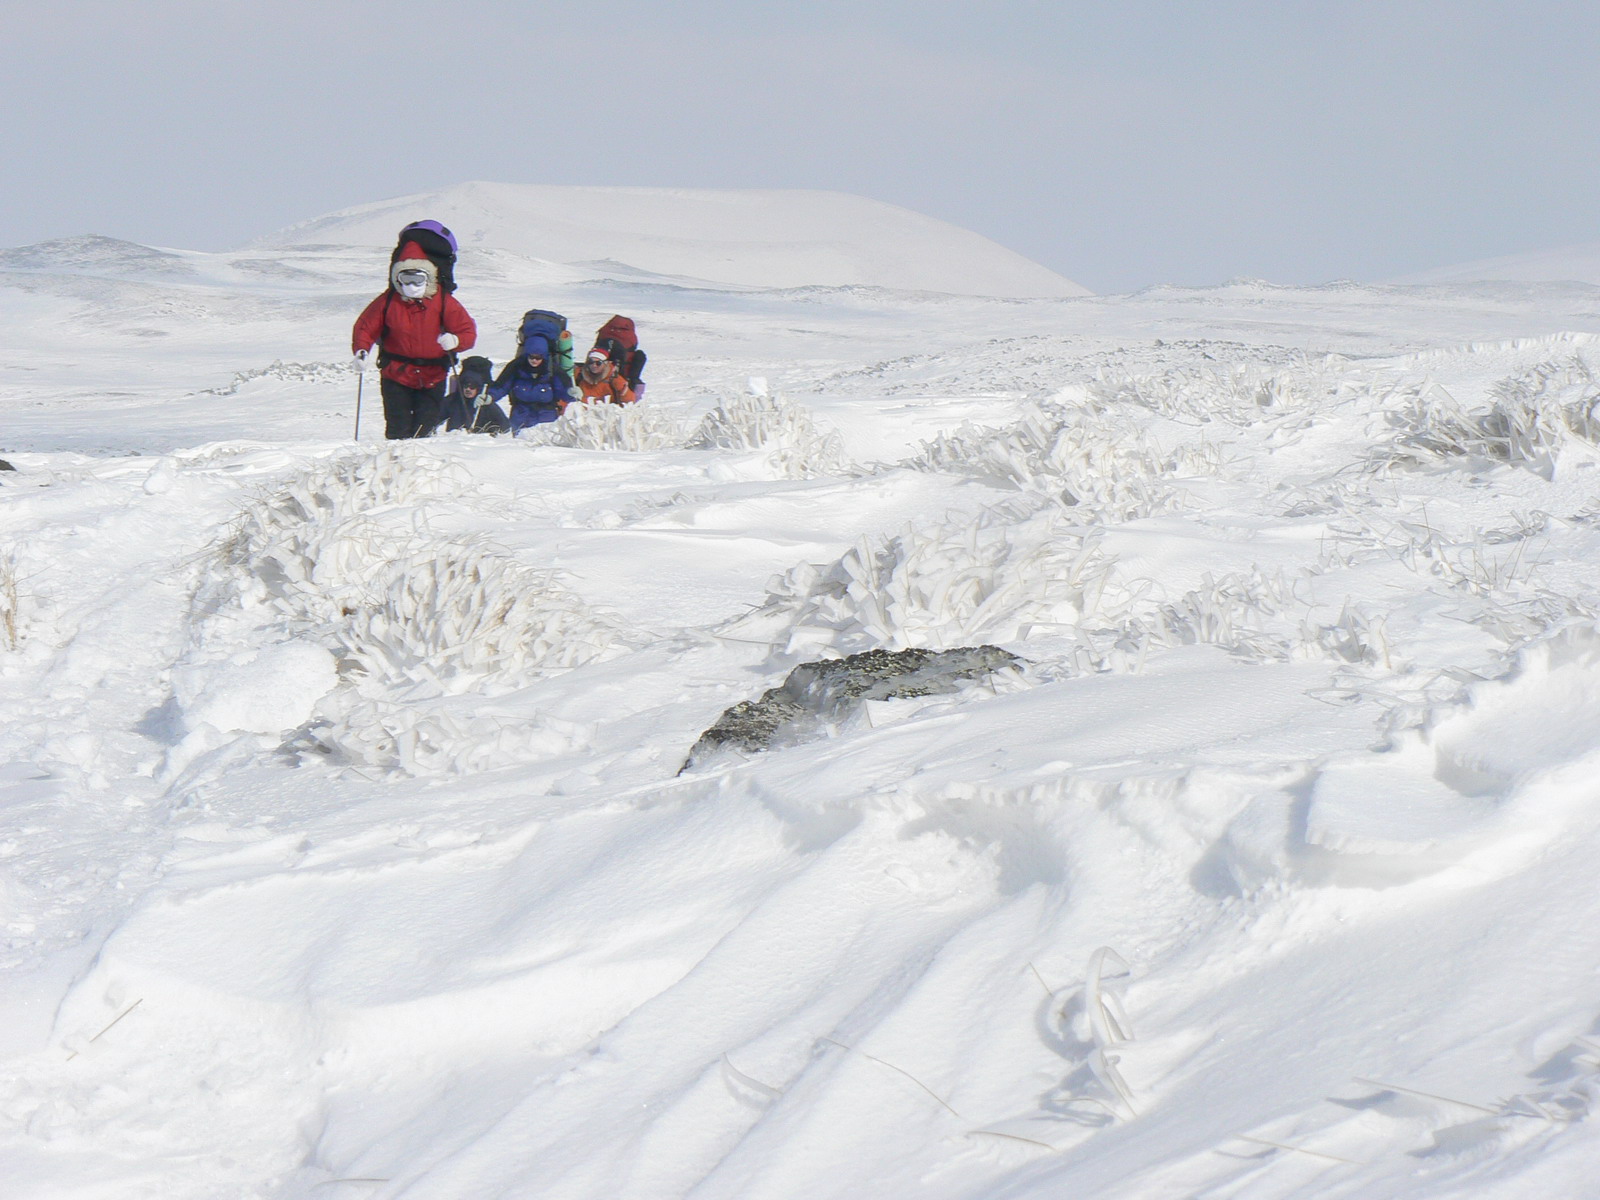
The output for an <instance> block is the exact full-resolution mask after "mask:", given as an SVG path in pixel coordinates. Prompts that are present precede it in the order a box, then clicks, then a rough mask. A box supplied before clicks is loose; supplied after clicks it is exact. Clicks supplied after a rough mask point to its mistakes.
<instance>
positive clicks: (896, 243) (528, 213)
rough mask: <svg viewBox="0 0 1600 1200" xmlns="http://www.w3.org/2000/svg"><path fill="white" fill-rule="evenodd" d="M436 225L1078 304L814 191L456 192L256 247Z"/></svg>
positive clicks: (1042, 273) (752, 274)
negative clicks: (419, 224) (419, 222)
mask: <svg viewBox="0 0 1600 1200" xmlns="http://www.w3.org/2000/svg"><path fill="white" fill-rule="evenodd" d="M422 218H432V219H436V220H440V221H443V222H444V223H445V224H447V225H448V226H450V228H451V229H453V230H454V231H455V233H456V236H457V238H458V239H459V240H460V243H461V246H462V248H463V250H465V249H467V248H484V247H489V248H493V249H497V250H509V251H513V252H515V253H518V254H524V255H527V256H529V257H531V258H540V259H548V260H551V261H554V262H565V263H585V264H599V265H601V266H603V267H604V268H605V269H607V270H608V271H611V272H613V273H615V272H618V271H621V272H624V273H626V271H627V268H633V269H635V270H638V271H644V272H649V273H651V274H655V275H670V276H679V277H686V278H689V279H694V280H703V281H707V282H712V283H724V284H740V285H745V286H751V287H768V288H772V287H776V288H792V287H806V286H815V285H822V286H829V287H843V286H861V285H865V286H868V287H884V288H900V289H907V290H913V291H931V292H950V293H955V294H959V295H969V296H1004V297H1056V296H1086V295H1088V294H1089V293H1088V291H1087V290H1086V289H1085V288H1083V287H1081V286H1079V285H1078V284H1076V283H1073V282H1072V281H1071V280H1069V279H1064V278H1062V277H1061V276H1060V275H1057V274H1056V273H1055V272H1054V271H1051V270H1048V269H1047V268H1045V267H1042V266H1040V265H1039V264H1038V263H1035V262H1032V261H1030V260H1029V259H1026V258H1024V257H1023V256H1022V255H1020V254H1017V253H1015V252H1014V251H1011V250H1007V249H1006V248H1005V247H1004V246H1000V245H997V244H996V243H994V242H991V241H990V240H989V239H988V238H985V237H981V236H979V235H978V234H976V233H972V232H970V231H969V230H965V229H961V228H959V227H957V226H955V225H950V224H947V223H946V222H943V221H938V220H935V219H934V218H932V217H926V216H923V215H922V214H921V213H916V212H912V211H910V210H909V209H904V208H898V207H896V206H894V205H892V204H883V203H880V202H878V201H875V200H868V199H865V198H863V197H860V196H850V195H845V194H843V193H840V192H821V191H755V190H712V189H699V188H627V187H556V186H532V185H522V184H509V183H463V184H458V185H456V186H454V187H449V188H441V189H439V190H436V191H431V192H421V193H419V194H417V195H414V196H401V197H398V198H396V199H392V200H381V201H377V202H376V203H371V204H361V205H356V206H355V207H353V208H346V209H341V210H339V211H338V212H334V213H329V214H327V215H326V216H321V217H316V218H313V219H311V220H309V221H303V222H301V223H300V224H298V225H293V226H290V227H289V228H288V229H284V230H281V231H279V232H277V233H274V234H270V235H268V236H267V237H265V238H263V239H261V241H260V242H259V243H258V244H260V245H267V246H292V245H308V244H328V243H334V244H347V245H371V246H389V245H392V244H393V242H394V237H395V234H396V232H398V231H399V230H400V229H401V228H402V227H403V226H404V225H405V224H406V223H407V222H410V221H415V220H419V219H422Z"/></svg>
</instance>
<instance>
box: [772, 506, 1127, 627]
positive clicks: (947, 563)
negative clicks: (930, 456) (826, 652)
mask: <svg viewBox="0 0 1600 1200" xmlns="http://www.w3.org/2000/svg"><path fill="white" fill-rule="evenodd" d="M1107 578H1108V572H1107V566H1106V563H1105V562H1104V560H1103V559H1102V558H1101V556H1100V554H1099V552H1098V551H1097V549H1096V548H1095V544H1094V539H1093V538H1092V537H1090V536H1088V535H1086V533H1085V532H1084V531H1083V530H1082V529H1079V528H1076V527H1073V526H1070V525H1069V524H1068V522H1067V518H1066V517H1065V515H1063V514H1062V513H1061V511H1060V510H1058V509H1052V510H1047V511H1044V512H1039V513H1035V514H1033V515H1031V516H1027V517H1024V518H1023V519H1021V520H1018V519H1016V517H1015V516H1014V515H1012V514H1007V513H1003V512H991V513H988V514H985V515H983V516H980V517H979V518H977V519H970V518H962V519H959V520H951V521H947V522H944V523H942V524H939V525H935V526H932V527H924V528H920V529H919V528H913V527H908V528H907V529H905V530H904V531H903V532H902V533H899V534H896V535H895V536H893V537H889V538H885V539H881V540H877V541H866V540H863V541H862V542H860V543H859V544H857V545H856V546H855V547H853V548H852V549H851V550H849V551H848V552H847V553H846V554H845V555H844V556H843V557H841V558H840V559H838V560H837V561H836V562H833V563H831V564H825V565H813V564H807V565H804V566H800V567H796V568H794V569H792V570H791V571H789V572H788V573H787V574H785V575H782V576H780V577H778V578H776V579H774V580H773V582H772V583H771V584H770V585H769V588H770V594H769V596H768V599H767V603H766V605H765V606H764V608H765V610H766V611H768V612H773V613H778V614H782V615H783V616H785V617H786V618H787V619H788V621H789V624H790V625H791V633H790V648H791V649H792V650H793V649H799V648H805V647H811V646H818V645H832V646H833V647H835V648H837V649H841V650H866V649H878V648H882V649H890V650H900V649H906V648H909V647H913V646H916V647H923V648H928V649H948V648H951V647H955V646H965V645H972V644H974V643H978V642H985V641H996V642H1003V641H1007V640H1012V639H1015V638H1019V637H1023V636H1026V634H1027V632H1028V630H1029V628H1030V626H1033V625H1037V624H1044V625H1049V626H1066V625H1071V624H1074V623H1076V622H1077V621H1079V620H1081V619H1082V618H1083V617H1084V615H1085V614H1086V613H1090V612H1093V611H1095V610H1096V609H1097V608H1098V607H1099V606H1100V605H1101V604H1102V602H1103V596H1102V593H1103V592H1104V590H1105V588H1106V584H1107Z"/></svg>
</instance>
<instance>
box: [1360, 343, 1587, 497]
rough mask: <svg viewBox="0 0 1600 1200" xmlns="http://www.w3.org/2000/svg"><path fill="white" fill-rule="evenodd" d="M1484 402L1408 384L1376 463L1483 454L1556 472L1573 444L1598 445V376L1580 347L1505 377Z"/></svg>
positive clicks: (1448, 460)
mask: <svg viewBox="0 0 1600 1200" xmlns="http://www.w3.org/2000/svg"><path fill="white" fill-rule="evenodd" d="M1490 395H1491V396H1492V397H1493V401H1492V403H1491V404H1489V405H1488V407H1486V408H1477V409H1469V408H1468V407H1466V406H1465V405H1463V404H1462V403H1461V402H1459V401H1458V400H1457V399H1456V398H1455V397H1454V396H1453V395H1452V394H1451V393H1450V392H1448V391H1446V390H1445V389H1444V388H1443V387H1440V386H1438V385H1437V384H1433V383H1418V384H1413V385H1411V386H1410V387H1409V388H1408V390H1407V391H1406V393H1405V394H1404V396H1403V398H1402V401H1401V402H1400V403H1399V404H1397V405H1395V406H1394V407H1393V408H1392V409H1391V410H1390V412H1389V421H1390V423H1391V425H1392V426H1393V427H1394V428H1395V430H1396V433H1395V434H1394V435H1393V437H1392V438H1391V439H1390V441H1389V443H1388V444H1387V445H1385V446H1384V447H1382V448H1381V449H1380V450H1379V451H1378V453H1377V455H1376V458H1375V465H1377V466H1380V467H1389V466H1414V465H1422V464H1434V463H1452V462H1461V461H1463V460H1465V461H1468V462H1470V461H1472V460H1478V461H1482V462H1486V463H1506V464H1509V465H1511V466H1517V467H1523V468H1525V469H1527V470H1530V471H1533V472H1535V473H1537V474H1539V475H1541V476H1543V477H1544V478H1546V479H1552V478H1554V477H1555V472H1556V467H1557V462H1558V460H1559V459H1560V457H1561V456H1562V455H1563V454H1565V453H1569V452H1571V451H1574V450H1578V451H1581V452H1582V453H1584V454H1585V456H1586V457H1588V458H1590V459H1591V461H1592V460H1593V458H1594V456H1595V454H1596V452H1597V450H1600V411H1597V409H1600V381H1597V380H1596V378H1595V375H1594V371H1593V369H1592V368H1591V367H1590V365H1589V363H1588V360H1587V359H1585V358H1584V357H1583V356H1582V355H1572V356H1571V357H1569V358H1565V359H1560V360H1555V361H1551V362H1545V363H1540V364H1539V365H1537V366H1535V367H1532V368H1530V369H1529V370H1527V371H1523V372H1521V373H1520V374H1517V375H1512V376H1508V377H1507V378H1505V379H1502V380H1500V381H1499V382H1498V383H1496V384H1495V385H1494V386H1493V387H1492V388H1491V389H1490Z"/></svg>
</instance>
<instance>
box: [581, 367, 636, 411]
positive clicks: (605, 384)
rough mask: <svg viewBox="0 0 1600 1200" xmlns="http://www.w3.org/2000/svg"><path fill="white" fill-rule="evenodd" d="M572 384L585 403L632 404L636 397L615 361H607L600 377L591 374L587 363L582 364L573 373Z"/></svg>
mask: <svg viewBox="0 0 1600 1200" xmlns="http://www.w3.org/2000/svg"><path fill="white" fill-rule="evenodd" d="M572 384H573V386H574V387H576V388H577V389H578V392H579V397H578V398H579V399H580V400H582V401H583V402H584V403H585V404H600V403H605V404H632V403H633V402H634V400H635V398H636V397H635V396H634V394H633V389H632V388H631V387H629V386H628V381H627V380H626V379H624V378H623V377H622V376H621V375H619V374H618V373H617V367H616V364H615V363H607V364H606V370H605V374H604V375H602V376H600V378H598V379H596V378H594V377H593V376H591V375H590V374H589V368H588V366H587V365H584V366H581V367H579V368H578V369H577V370H576V371H574V372H573V373H572Z"/></svg>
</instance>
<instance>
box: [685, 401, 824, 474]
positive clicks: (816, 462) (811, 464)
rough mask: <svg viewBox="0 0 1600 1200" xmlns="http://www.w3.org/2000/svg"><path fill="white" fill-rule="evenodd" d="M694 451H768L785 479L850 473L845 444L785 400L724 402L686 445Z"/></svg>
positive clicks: (771, 460) (801, 408) (798, 406)
mask: <svg viewBox="0 0 1600 1200" xmlns="http://www.w3.org/2000/svg"><path fill="white" fill-rule="evenodd" d="M685 446H686V448H687V449H690V450H765V451H767V452H768V457H769V461H770V462H771V463H772V465H773V467H774V468H775V469H776V470H777V472H778V475H779V477H780V478H786V479H814V478H817V477H819V476H826V475H842V474H844V473H845V472H846V471H848V470H849V469H850V462H849V459H848V458H847V457H846V456H845V452H844V443H843V441H842V440H841V439H840V437H839V434H838V433H837V432H836V431H834V430H824V429H823V428H822V427H820V426H819V425H818V424H817V423H816V421H815V420H814V419H813V418H812V416H811V412H810V410H809V409H806V408H805V407H803V406H802V405H799V404H795V403H793V402H792V401H789V400H785V399H783V398H782V397H779V396H768V395H741V396H733V397H729V398H727V399H725V400H723V401H722V402H721V403H720V404H718V405H717V407H716V408H714V409H712V410H711V411H710V412H708V413H707V414H706V415H705V416H704V417H703V418H701V421H700V424H699V426H698V427H697V428H696V429H695V431H694V432H693V434H691V435H690V437H689V439H688V441H687V442H686V443H685Z"/></svg>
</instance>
